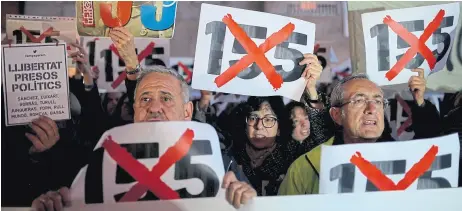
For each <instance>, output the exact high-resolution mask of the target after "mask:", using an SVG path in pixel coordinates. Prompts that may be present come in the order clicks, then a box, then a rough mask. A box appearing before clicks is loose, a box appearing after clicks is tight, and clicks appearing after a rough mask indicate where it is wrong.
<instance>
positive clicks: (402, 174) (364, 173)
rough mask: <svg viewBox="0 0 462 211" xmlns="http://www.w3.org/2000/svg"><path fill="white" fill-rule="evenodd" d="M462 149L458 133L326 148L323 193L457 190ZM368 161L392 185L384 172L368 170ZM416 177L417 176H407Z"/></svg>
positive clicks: (321, 186)
mask: <svg viewBox="0 0 462 211" xmlns="http://www.w3.org/2000/svg"><path fill="white" fill-rule="evenodd" d="M459 148H460V146H459V138H458V136H457V134H452V135H447V136H442V137H438V138H432V139H423V140H415V141H400V142H388V143H371V144H347V145H341V146H323V148H322V154H321V175H320V189H319V192H320V193H360V192H369V191H379V190H395V189H396V188H398V189H399V188H404V189H413V190H416V189H417V190H421V189H433V188H449V187H457V183H458V173H459V154H460V152H459ZM357 152H359V153H357ZM363 159H364V160H366V161H367V162H364V160H363ZM361 160H362V161H361ZM368 162H370V163H372V164H373V165H374V166H376V167H377V169H378V170H379V171H380V172H382V174H383V175H384V176H386V177H387V178H389V179H390V180H391V182H390V181H389V180H388V179H384V180H383V178H385V177H384V176H381V177H382V178H380V176H379V177H377V175H378V174H381V173H380V172H378V171H376V170H373V169H371V168H367V165H369V164H367V165H364V163H368ZM365 166H366V168H365ZM370 166H371V165H369V167H370ZM422 166H423V167H422ZM407 172H412V173H410V174H408V173H407ZM412 174H414V175H415V176H416V177H414V178H412V176H406V175H412ZM377 178H379V179H377ZM387 180H388V181H387ZM384 181H385V182H384ZM392 183H395V184H396V185H397V186H396V185H395V184H392Z"/></svg>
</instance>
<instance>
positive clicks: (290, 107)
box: [286, 101, 308, 118]
mask: <svg viewBox="0 0 462 211" xmlns="http://www.w3.org/2000/svg"><path fill="white" fill-rule="evenodd" d="M296 107H300V108H302V109H303V110H305V112H306V114H308V110H307V109H305V104H303V103H301V102H297V101H291V102H290V103H288V104H287V105H286V109H287V112H288V113H289V115H292V112H293V110H294V109H295V108H296ZM289 118H290V116H289Z"/></svg>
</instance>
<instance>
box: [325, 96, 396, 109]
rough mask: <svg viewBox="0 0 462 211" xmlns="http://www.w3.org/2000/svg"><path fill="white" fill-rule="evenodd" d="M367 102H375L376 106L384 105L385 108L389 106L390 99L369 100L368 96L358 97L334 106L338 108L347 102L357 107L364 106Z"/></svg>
mask: <svg viewBox="0 0 462 211" xmlns="http://www.w3.org/2000/svg"><path fill="white" fill-rule="evenodd" d="M366 103H372V104H374V105H375V106H377V107H383V108H384V109H385V108H387V106H388V100H386V99H374V100H368V99H366V98H357V99H352V100H349V101H347V102H344V103H342V104H340V105H337V106H334V107H338V108H341V107H343V106H345V105H347V104H351V105H353V107H356V108H362V107H364V106H365V105H366Z"/></svg>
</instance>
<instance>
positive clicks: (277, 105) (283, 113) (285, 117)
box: [230, 96, 293, 148]
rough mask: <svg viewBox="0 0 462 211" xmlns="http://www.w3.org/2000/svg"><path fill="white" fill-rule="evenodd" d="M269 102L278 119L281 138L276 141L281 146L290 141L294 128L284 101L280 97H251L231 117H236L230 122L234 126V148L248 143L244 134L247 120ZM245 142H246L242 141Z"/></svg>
mask: <svg viewBox="0 0 462 211" xmlns="http://www.w3.org/2000/svg"><path fill="white" fill-rule="evenodd" d="M264 102H268V103H269V105H270V107H271V109H272V110H273V112H274V114H275V115H276V117H277V118H278V129H279V136H278V137H277V138H276V141H277V142H278V143H281V144H285V143H287V142H288V141H289V139H290V137H291V136H290V135H291V134H292V130H293V126H292V122H291V120H290V118H289V113H288V112H287V110H286V108H285V106H284V101H283V100H282V98H281V97H279V96H271V97H254V96H252V97H249V99H247V102H244V103H240V104H239V105H237V106H236V108H235V109H234V111H233V112H232V113H231V115H230V116H234V118H232V119H231V120H230V123H231V124H234V125H235V126H234V127H233V129H232V131H231V134H232V136H233V140H234V141H233V146H234V147H238V148H240V147H243V145H244V144H245V142H247V141H248V138H247V134H246V133H243V132H244V131H247V124H246V123H245V122H246V118H247V117H248V116H249V115H250V113H251V112H253V111H258V110H260V106H261V104H263V103H264ZM242 140H245V141H242Z"/></svg>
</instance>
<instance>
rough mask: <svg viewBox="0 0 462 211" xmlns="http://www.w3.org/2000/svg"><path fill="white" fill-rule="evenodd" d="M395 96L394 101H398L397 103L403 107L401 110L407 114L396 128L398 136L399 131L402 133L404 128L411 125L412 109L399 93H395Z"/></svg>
mask: <svg viewBox="0 0 462 211" xmlns="http://www.w3.org/2000/svg"><path fill="white" fill-rule="evenodd" d="M395 98H396V101H398V103H399V104H400V105H401V107H403V110H404V111H405V112H406V113H407V116H408V117H407V120H406V121H404V123H403V124H402V125H401V126H400V127H399V128H398V131H397V133H398V136H400V135H401V133H403V132H404V130H406V128H408V127H409V126H411V125H412V111H411V108H410V107H409V105H408V104H407V102H406V101H404V100H403V98H402V97H401V96H399V94H396V96H395Z"/></svg>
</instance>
